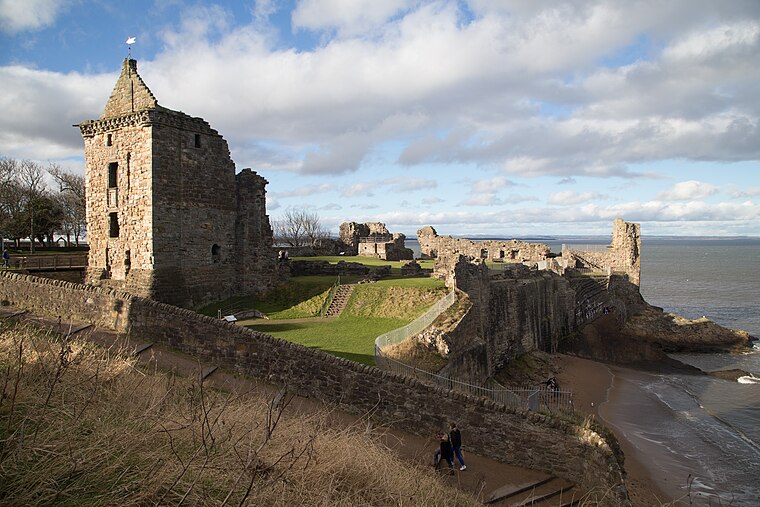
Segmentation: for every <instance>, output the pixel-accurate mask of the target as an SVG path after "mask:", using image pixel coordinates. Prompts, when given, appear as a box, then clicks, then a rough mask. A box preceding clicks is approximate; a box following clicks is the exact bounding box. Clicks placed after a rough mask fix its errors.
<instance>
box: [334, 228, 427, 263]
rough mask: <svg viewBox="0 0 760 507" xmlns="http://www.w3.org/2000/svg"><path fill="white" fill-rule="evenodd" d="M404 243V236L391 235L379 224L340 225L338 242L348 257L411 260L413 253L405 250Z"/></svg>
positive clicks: (408, 249)
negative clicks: (343, 247)
mask: <svg viewBox="0 0 760 507" xmlns="http://www.w3.org/2000/svg"><path fill="white" fill-rule="evenodd" d="M405 241H406V236H405V235H403V234H401V233H396V234H391V233H390V232H389V231H388V229H387V228H386V227H385V224H384V223H381V222H368V223H365V224H360V223H357V222H344V223H342V224H340V242H341V243H342V244H343V245H344V246H345V248H346V253H347V254H348V255H359V256H361V257H372V258H375V259H382V260H385V261H400V260H412V259H413V258H414V252H413V251H412V250H411V249H410V248H406V246H405Z"/></svg>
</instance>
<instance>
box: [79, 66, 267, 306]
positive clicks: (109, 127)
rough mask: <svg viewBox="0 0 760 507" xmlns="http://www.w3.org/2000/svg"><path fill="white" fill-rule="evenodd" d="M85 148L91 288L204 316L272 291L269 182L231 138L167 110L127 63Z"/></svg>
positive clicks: (85, 132) (85, 125)
mask: <svg viewBox="0 0 760 507" xmlns="http://www.w3.org/2000/svg"><path fill="white" fill-rule="evenodd" d="M79 129H80V132H81V134H82V137H83V138H84V145H85V161H86V168H85V180H86V192H87V237H88V243H89V245H90V254H89V266H88V272H87V281H88V282H89V283H98V284H103V285H109V286H113V287H118V288H122V289H125V290H128V291H130V292H133V293H136V294H138V295H141V296H146V297H150V298H153V299H156V300H159V301H163V302H166V303H171V304H175V305H178V306H184V307H196V306H198V305H200V304H203V303H205V302H209V301H213V300H219V299H222V298H225V297H228V296H230V295H233V294H242V293H251V292H260V291H263V290H265V289H267V288H269V287H271V286H272V284H273V282H274V275H275V268H276V263H275V258H274V252H273V249H272V229H271V226H270V223H269V217H268V216H267V214H266V190H265V187H266V184H267V181H266V180H265V179H264V178H262V177H261V176H259V175H257V174H256V173H255V172H253V171H251V170H250V169H245V170H243V171H241V172H240V173H239V174H237V175H236V174H235V164H234V162H233V161H232V159H231V158H230V152H229V148H228V147H227V142H226V141H225V140H224V138H223V137H222V136H221V135H219V133H218V132H217V131H216V130H214V129H212V128H211V127H210V126H209V124H208V123H207V122H205V121H204V120H203V119H201V118H194V117H191V116H188V115H187V114H185V113H182V112H178V111H172V110H170V109H167V108H165V107H162V106H160V105H159V104H158V101H157V100H156V98H155V97H154V96H153V94H152V93H151V91H150V90H149V89H148V87H147V86H146V85H145V83H144V82H143V80H142V79H141V78H140V75H139V74H138V73H137V61H135V60H131V59H126V60H124V64H123V66H122V69H121V75H120V76H119V79H118V81H117V82H116V86H115V87H114V89H113V92H112V93H111V97H110V98H109V100H108V103H107V104H106V106H105V109H104V111H103V114H102V115H101V117H100V119H98V120H89V121H85V122H82V123H81V124H80V125H79Z"/></svg>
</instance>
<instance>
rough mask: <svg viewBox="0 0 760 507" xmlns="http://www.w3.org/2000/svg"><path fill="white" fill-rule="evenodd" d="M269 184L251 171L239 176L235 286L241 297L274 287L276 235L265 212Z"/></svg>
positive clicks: (237, 183) (246, 170)
mask: <svg viewBox="0 0 760 507" xmlns="http://www.w3.org/2000/svg"><path fill="white" fill-rule="evenodd" d="M267 183H268V182H267V180H265V179H264V178H263V177H261V176H259V175H258V174H256V172H254V171H251V170H250V169H243V170H242V171H240V172H239V173H238V174H237V176H236V188H237V219H236V226H235V242H236V243H235V252H236V256H237V262H236V268H237V275H236V278H237V279H236V280H235V281H236V286H237V289H236V290H237V291H238V292H242V293H250V292H258V293H260V292H263V291H266V290H268V289H269V288H271V287H273V285H274V283H275V277H274V276H273V275H272V274H273V273H275V272H276V268H277V262H276V260H275V255H274V253H273V250H272V243H273V242H274V233H273V231H272V226H271V224H270V222H269V216H268V215H267V210H266V184H267Z"/></svg>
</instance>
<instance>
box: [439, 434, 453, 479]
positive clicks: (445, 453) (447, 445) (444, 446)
mask: <svg viewBox="0 0 760 507" xmlns="http://www.w3.org/2000/svg"><path fill="white" fill-rule="evenodd" d="M441 459H445V460H446V463H448V464H449V470H453V469H454V449H452V447H451V442H449V436H448V435H447V434H446V433H443V434H441Z"/></svg>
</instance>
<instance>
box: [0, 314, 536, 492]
mask: <svg viewBox="0 0 760 507" xmlns="http://www.w3.org/2000/svg"><path fill="white" fill-rule="evenodd" d="M17 313H18V310H16V309H14V308H13V307H2V308H0V318H2V319H6V318H14V319H17V320H22V321H26V322H30V323H32V324H34V325H37V326H40V327H43V328H47V329H51V330H53V331H56V332H64V333H66V332H68V331H69V330H70V329H71V330H77V329H78V328H81V327H82V326H85V325H86V324H85V323H83V322H65V323H61V325H60V327H59V323H58V322H57V321H56V320H54V319H46V318H42V317H39V316H36V315H32V314H28V313H23V314H18V315H14V314H17ZM76 336H78V337H81V338H84V339H87V340H90V341H92V342H94V343H97V344H98V345H101V346H104V347H113V349H114V350H125V351H130V352H132V351H134V350H136V349H140V348H142V347H144V346H146V345H148V344H147V343H145V342H142V341H140V340H139V339H134V338H133V339H129V338H127V337H125V336H123V335H118V334H116V333H114V332H112V331H109V330H106V329H98V328H94V327H88V328H86V329H82V330H81V331H79V332H77V333H76ZM138 364H139V365H140V366H142V367H143V368H144V369H146V370H148V371H150V370H157V371H162V372H166V371H171V372H175V373H176V374H178V375H182V376H188V377H192V376H195V377H199V376H201V375H208V376H207V377H206V378H205V380H204V382H206V383H207V384H208V385H210V386H212V387H214V388H217V389H221V390H225V391H228V392H232V393H234V394H237V395H239V396H246V395H250V396H260V395H262V394H263V395H264V396H267V397H270V398H271V397H274V396H275V394H276V393H277V391H278V389H279V387H278V386H274V385H271V384H267V383H264V382H262V381H259V380H256V379H253V378H249V377H244V376H242V375H240V374H237V373H234V372H232V371H228V370H226V369H222V368H217V369H214V365H213V364H211V363H208V362H204V361H200V360H199V359H198V358H195V357H192V356H188V355H186V354H183V353H181V352H178V351H176V350H172V349H169V348H166V347H163V346H159V345H151V346H150V347H148V348H145V349H144V350H142V351H141V352H140V353H139V355H138ZM288 410H292V411H294V412H295V413H298V414H310V413H317V412H324V411H329V412H330V413H331V421H333V423H334V424H335V426H336V427H349V426H354V427H360V428H362V429H366V428H367V421H366V420H365V419H363V418H361V417H358V416H356V415H354V414H349V413H347V412H343V411H339V410H335V409H334V408H333V407H330V406H327V405H325V404H324V403H322V402H320V401H318V400H315V399H311V398H300V397H298V398H296V399H294V400H293V402H292V403H291V404H290V405H289V407H288ZM441 429H442V430H443V429H444V428H441ZM460 429H461V430H462V438H463V441H464V446H463V449H464V458H465V462H466V464H467V470H466V471H464V472H460V471H459V470H458V469H456V470H455V472H454V473H453V474H452V475H442V476H441V480H443V481H446V482H448V483H449V484H450V485H452V486H454V487H457V488H459V489H461V490H464V491H468V492H470V493H472V494H473V495H474V496H476V497H477V498H479V499H481V500H482V501H485V500H487V499H488V498H489V497H490V496H491V493H493V492H494V491H495V490H497V489H500V488H503V487H505V486H516V485H518V484H524V483H526V482H531V481H538V480H541V479H544V478H546V477H548V475H547V474H545V473H543V472H540V471H537V470H530V469H525V468H520V467H516V466H512V465H508V464H505V463H501V462H499V461H496V460H493V459H490V458H486V457H483V456H479V455H476V454H473V453H470V452H467V428H464V427H463V428H460ZM372 430H373V431H375V432H376V433H378V434H380V435H381V439H382V441H383V442H384V443H385V444H386V445H387V446H388V447H389V448H390V449H392V450H394V451H395V452H396V453H397V454H398V456H399V457H400V458H401V459H403V460H406V461H408V462H411V463H414V464H417V465H419V466H423V467H427V466H431V462H432V455H433V452H434V450H435V449H436V448H437V446H438V442H437V440H436V439H435V437H434V435H430V436H428V437H421V436H418V435H413V434H410V433H406V432H403V431H398V430H396V429H393V428H389V427H381V428H377V427H375V428H372ZM357 452H360V450H359V449H357ZM457 468H458V463H457Z"/></svg>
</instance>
